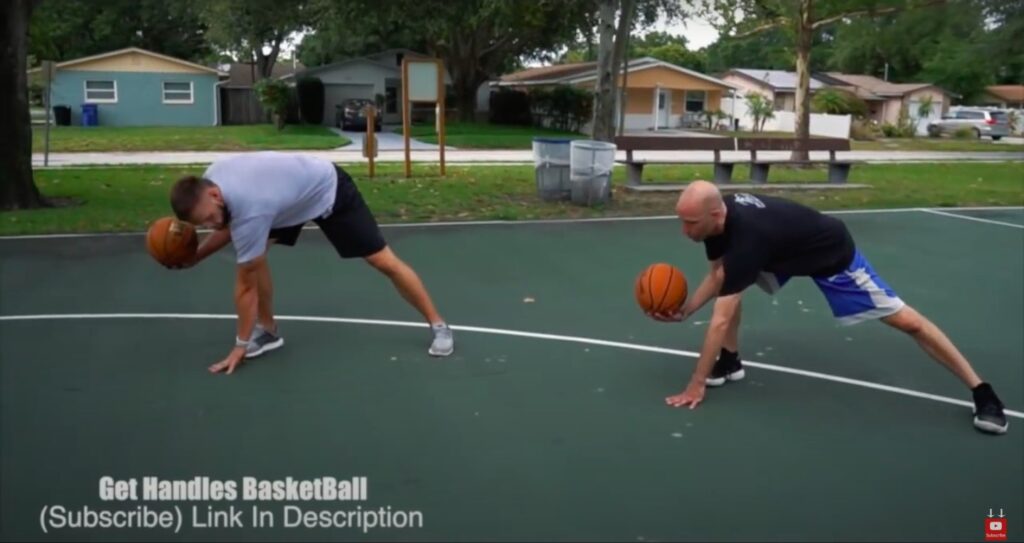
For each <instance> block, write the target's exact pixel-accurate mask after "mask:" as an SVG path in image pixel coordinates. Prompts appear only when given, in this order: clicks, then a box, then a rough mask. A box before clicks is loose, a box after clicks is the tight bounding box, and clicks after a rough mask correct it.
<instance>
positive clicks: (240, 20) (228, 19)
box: [202, 0, 351, 79]
mask: <svg viewBox="0 0 1024 543" xmlns="http://www.w3.org/2000/svg"><path fill="white" fill-rule="evenodd" d="M202 17H203V20H204V21H205V22H206V24H207V26H208V27H209V31H208V33H207V35H208V39H209V40H210V42H211V43H212V44H213V45H215V46H217V47H219V48H221V49H224V50H227V51H230V52H232V53H234V55H235V58H237V59H238V60H240V61H251V62H252V63H253V64H254V65H255V66H256V79H264V78H267V77H270V76H271V75H272V74H273V69H274V63H275V62H277V56H278V54H279V53H280V52H281V46H282V45H283V44H284V42H285V39H287V38H288V37H289V36H291V35H292V33H294V32H297V31H299V30H302V29H303V28H305V27H307V26H308V25H309V23H310V22H311V18H312V17H313V10H312V9H310V7H309V0H207V3H206V5H205V7H204V9H203V11H202ZM349 24H351V22H349Z"/></svg>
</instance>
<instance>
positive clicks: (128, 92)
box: [30, 47, 228, 126]
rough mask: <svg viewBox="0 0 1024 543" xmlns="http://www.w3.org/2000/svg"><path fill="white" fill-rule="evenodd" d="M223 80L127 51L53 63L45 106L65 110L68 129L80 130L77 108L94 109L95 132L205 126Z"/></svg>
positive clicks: (215, 73)
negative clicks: (112, 128) (92, 106)
mask: <svg viewBox="0 0 1024 543" xmlns="http://www.w3.org/2000/svg"><path fill="white" fill-rule="evenodd" d="M38 71H39V68H37V69H35V70H32V71H30V73H32V72H38ZM227 76H228V74H227V73H225V72H221V71H219V70H216V69H213V68H208V67H206V66H202V65H199V64H195V63H192V62H188V61H185V60H181V59H177V58H173V57H169V56H165V55H161V54H159V53H154V52H152V51H146V50H144V49H139V48H136V47H130V48H127V49H121V50H118V51H112V52H109V53H104V54H101V55H94V56H90V57H85V58H79V59H75V60H68V61H65V62H60V63H57V64H56V73H55V75H54V80H53V84H52V88H51V102H50V103H51V104H52V105H53V106H54V107H57V106H68V107H70V108H71V124H73V125H80V124H82V111H83V105H86V104H95V107H96V108H97V110H98V119H97V121H98V123H97V124H99V125H100V126H211V125H215V124H218V119H219V118H220V114H219V113H220V111H219V107H220V100H219V92H218V85H219V84H220V82H221V78H226V77H227Z"/></svg>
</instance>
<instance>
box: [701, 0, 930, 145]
mask: <svg viewBox="0 0 1024 543" xmlns="http://www.w3.org/2000/svg"><path fill="white" fill-rule="evenodd" d="M946 1H947V0H711V1H710V3H709V4H706V5H705V7H703V8H702V11H703V13H704V14H705V15H707V16H709V17H712V16H715V15H717V18H713V19H712V20H713V21H714V24H716V26H718V29H719V32H720V33H722V34H725V35H729V34H731V35H733V36H735V37H739V38H742V37H746V36H751V35H754V34H757V33H760V32H764V31H767V30H770V29H775V28H790V29H791V31H792V34H793V36H794V43H795V49H796V54H795V56H796V59H795V60H796V62H795V64H796V74H797V88H796V135H795V137H796V140H797V144H796V146H795V147H796V148H795V149H794V150H793V154H792V159H793V160H807V159H808V152H807V141H808V139H809V138H810V131H809V128H810V70H811V45H812V43H813V36H814V33H815V31H816V30H820V29H823V28H824V27H826V26H828V25H831V24H834V23H836V22H837V21H843V20H849V19H854V18H858V17H868V16H879V15H884V14H887V13H894V12H897V11H900V10H905V9H911V8H919V7H924V6H930V5H938V4H942V3H945V2H946ZM737 14H739V18H738V17H737Z"/></svg>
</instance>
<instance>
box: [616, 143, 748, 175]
mask: <svg viewBox="0 0 1024 543" xmlns="http://www.w3.org/2000/svg"><path fill="white" fill-rule="evenodd" d="M615 147H616V148H617V149H618V150H620V151H625V152H626V160H616V162H618V163H620V164H624V165H625V166H626V183H627V184H628V185H632V186H637V185H642V184H643V172H644V166H645V165H647V164H706V162H699V161H687V160H636V159H634V158H633V151H712V152H714V157H715V158H714V163H713V164H714V165H715V177H714V180H715V182H716V183H729V182H730V181H732V168H733V165H734V163H735V162H732V161H723V160H722V151H735V150H736V141H735V140H734V139H733V138H716V137H709V138H701V137H696V138H695V137H679V138H676V137H672V136H619V137H617V138H615Z"/></svg>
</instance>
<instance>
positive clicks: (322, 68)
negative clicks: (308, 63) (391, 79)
mask: <svg viewBox="0 0 1024 543" xmlns="http://www.w3.org/2000/svg"><path fill="white" fill-rule="evenodd" d="M358 63H363V64H371V65H373V66H377V67H379V68H383V69H385V70H390V71H393V72H397V71H398V70H399V68H397V67H395V66H388V65H387V64H383V63H380V62H377V61H375V60H371V59H368V58H366V57H356V58H349V59H345V60H342V61H338V62H332V63H330V64H324V65H322V66H314V67H312V68H306V69H305V70H300V71H298V72H293V73H290V74H286V75H283V76H281V79H292V78H295V77H304V76H307V75H313V74H318V73H320V72H324V71H327V70H332V69H334V68H339V67H341V66H345V65H348V64H358Z"/></svg>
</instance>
